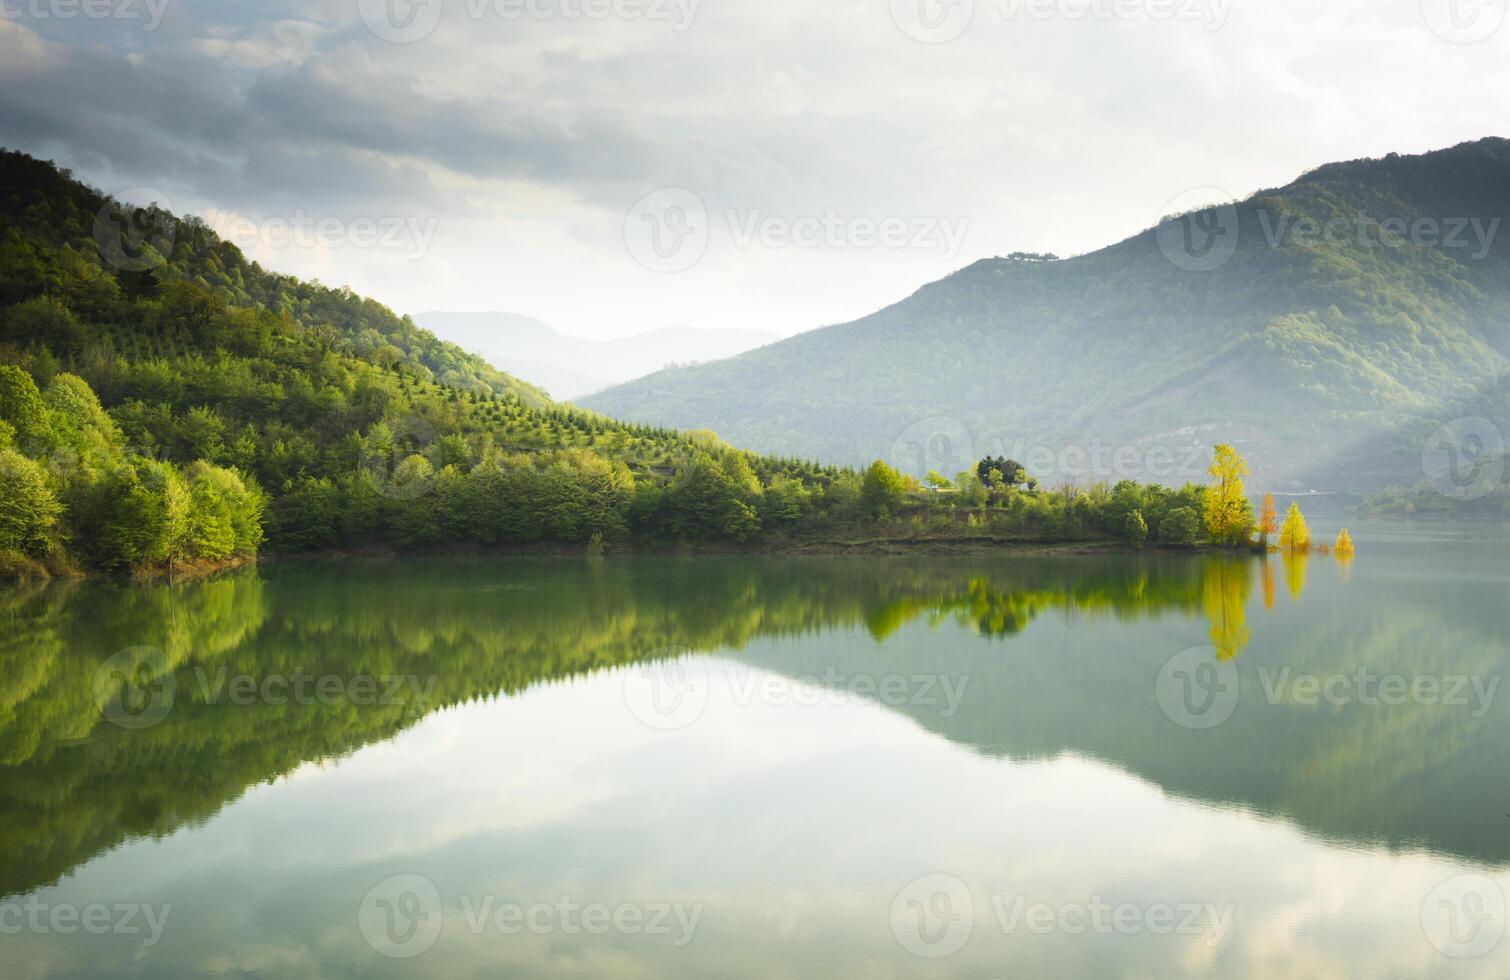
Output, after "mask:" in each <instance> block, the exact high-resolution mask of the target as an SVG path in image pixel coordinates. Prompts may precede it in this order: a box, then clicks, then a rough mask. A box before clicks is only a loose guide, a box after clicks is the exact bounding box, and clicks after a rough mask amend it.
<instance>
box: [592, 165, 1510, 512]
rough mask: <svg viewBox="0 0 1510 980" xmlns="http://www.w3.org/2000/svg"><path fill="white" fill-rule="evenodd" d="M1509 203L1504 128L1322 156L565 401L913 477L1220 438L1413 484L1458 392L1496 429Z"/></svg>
mask: <svg viewBox="0 0 1510 980" xmlns="http://www.w3.org/2000/svg"><path fill="white" fill-rule="evenodd" d="M1507 218H1510V141H1506V140H1502V139H1490V140H1484V141H1481V142H1478V143H1473V144H1465V145H1463V146H1459V147H1456V148H1453V149H1450V150H1444V151H1441V152H1437V153H1432V154H1427V155H1424V156H1419V157H1401V156H1393V155H1392V156H1390V157H1387V158H1385V159H1381V160H1365V161H1358V162H1353V163H1345V164H1336V165H1331V166H1326V167H1322V168H1321V169H1319V170H1316V171H1314V172H1312V173H1309V174H1307V175H1305V176H1304V177H1302V178H1300V179H1299V180H1297V181H1296V182H1295V183H1293V184H1291V185H1289V186H1287V187H1284V188H1280V189H1276V190H1270V191H1264V192H1261V193H1258V194H1256V195H1254V196H1252V197H1250V198H1248V199H1247V200H1245V201H1243V202H1242V203H1241V204H1239V205H1237V206H1236V207H1235V208H1227V209H1219V208H1213V209H1210V210H1208V211H1205V212H1200V213H1197V214H1194V215H1188V216H1184V217H1183V218H1180V219H1179V220H1170V221H1166V222H1164V223H1163V224H1161V225H1159V226H1158V227H1156V228H1151V229H1149V230H1148V231H1146V232H1144V233H1142V234H1140V235H1137V236H1135V237H1133V238H1131V239H1128V240H1127V241H1124V242H1122V243H1120V244H1117V245H1114V246H1111V247H1109V248H1106V249H1104V250H1101V251H1098V252H1095V253H1092V254H1089V255H1084V256H1080V257H1077V258H1072V259H1066V260H1061V261H1041V260H1038V259H1037V258H1036V257H1035V258H1009V259H993V260H987V261H982V262H978V263H976V264H974V265H972V266H970V267H968V268H965V269H963V270H961V271H960V272H958V273H956V274H954V275H953V276H950V277H949V278H947V279H944V280H942V281H940V282H937V283H933V284H931V285H929V286H926V287H924V288H923V289H921V290H919V291H918V292H917V293H915V294H913V295H912V296H910V297H908V298H907V299H905V300H903V301H902V302H900V303H897V304H896V305H894V306H891V307H889V308H887V309H884V310H882V311H880V312H878V313H875V314H874V315H871V316H868V317H865V318H864V319H861V320H857V321H855V322H853V323H849V324H844V325H841V326H832V327H827V328H823V329H819V330H815V331H813V332H811V333H807V334H803V335H800V336H797V337H794V338H791V339H789V340H786V341H783V342H781V343H778V344H773V345H771V346H769V347H765V348H762V349H759V350H756V351H752V352H749V353H747V354H743V355H741V356H739V357H736V358H732V359H730V360H727V361H723V362H719V363H715V364H706V365H698V366H694V367H688V368H683V369H676V370H668V371H662V372H659V373H657V374H654V375H650V376H648V377H646V378H644V379H641V380H639V381H635V382H631V383H629V384H627V385H624V386H621V387H619V388H615V389H610V390H609V391H607V392H603V393H600V394H598V395H595V396H592V397H590V398H588V399H585V404H587V405H588V406H590V407H592V408H595V409H598V410H601V411H604V412H607V413H610V414H613V415H615V416H616V417H620V418H625V419H633V420H636V421H640V422H647V423H653V424H660V425H678V426H693V425H695V426H706V427H708V428H712V429H715V430H717V431H718V432H719V433H720V435H722V436H723V437H724V438H725V439H728V440H730V441H732V442H734V443H736V444H738V445H741V446H745V447H747V448H750V449H753V450H757V451H765V452H780V453H793V454H798V455H803V456H812V457H817V458H821V459H823V460H826V461H831V462H839V463H859V462H863V461H864V460H866V459H870V458H874V457H877V456H887V455H890V456H891V457H892V458H893V460H894V461H895V462H897V463H899V464H901V465H906V466H910V467H915V468H916V469H917V470H919V472H920V471H921V469H922V468H923V467H924V466H925V465H926V466H933V465H939V464H940V463H941V462H946V460H943V459H939V458H937V457H941V456H944V457H947V456H949V455H964V456H970V455H981V454H983V453H988V452H996V453H1003V454H1006V455H1011V456H1013V457H1014V458H1016V459H1019V460H1022V461H1023V462H1025V463H1027V464H1028V466H1029V467H1030V468H1031V469H1032V470H1033V471H1034V472H1035V473H1037V474H1038V475H1039V476H1040V477H1041V478H1046V479H1047V478H1053V477H1055V476H1060V475H1081V476H1084V475H1086V474H1089V475H1090V476H1092V477H1101V478H1112V479H1115V478H1118V477H1126V476H1139V475H1142V476H1154V477H1157V478H1160V479H1165V480H1169V479H1171V478H1173V479H1175V480H1176V481H1177V480H1179V479H1182V478H1190V477H1193V476H1195V475H1196V474H1194V473H1191V472H1189V467H1182V465H1181V461H1182V460H1185V459H1189V458H1192V456H1191V453H1190V450H1191V449H1192V448H1195V447H1201V446H1210V445H1212V444H1214V443H1218V442H1227V443H1231V444H1233V445H1235V446H1236V447H1237V448H1238V449H1239V450H1240V451H1241V452H1243V454H1244V455H1245V456H1247V458H1248V459H1249V461H1250V463H1251V464H1252V466H1253V471H1254V474H1255V476H1256V477H1257V478H1258V482H1259V483H1261V484H1263V485H1265V486H1273V487H1280V486H1283V485H1286V484H1293V485H1295V486H1303V487H1313V488H1327V489H1372V488H1376V487H1381V486H1389V485H1400V484H1412V483H1415V482H1416V481H1418V480H1419V479H1420V478H1421V475H1422V474H1421V463H1420V458H1421V457H1420V446H1421V445H1422V442H1423V441H1424V440H1425V439H1426V437H1427V436H1429V435H1430V433H1431V432H1432V431H1433V430H1434V428H1435V427H1436V426H1437V425H1440V424H1441V423H1442V422H1444V421H1446V420H1449V419H1452V418H1455V417H1457V415H1458V414H1459V413H1461V412H1463V411H1464V410H1465V409H1467V408H1471V410H1472V411H1474V412H1477V413H1480V414H1483V413H1488V414H1487V417H1489V418H1491V419H1492V420H1493V421H1495V423H1496V424H1498V425H1499V426H1500V428H1501V430H1502V431H1504V432H1510V406H1507V405H1506V404H1504V402H1503V399H1501V398H1497V397H1495V396H1494V395H1493V394H1492V393H1493V392H1494V391H1496V390H1500V391H1502V390H1503V388H1502V387H1501V388H1497V387H1496V386H1497V385H1502V383H1503V382H1502V380H1501V379H1502V378H1503V377H1504V375H1505V374H1506V372H1507V371H1510V228H1507V227H1506V219H1507ZM1208 231H1214V234H1213V235H1212V236H1211V238H1210V240H1209V241H1204V242H1203V240H1202V237H1201V236H1202V235H1204V234H1205V233H1206V232H1208ZM1192 232H1193V233H1194V235H1195V238H1194V239H1187V238H1186V237H1185V236H1186V235H1187V234H1188V233H1192ZM1203 244H1205V245H1211V246H1212V247H1211V248H1210V249H1209V250H1204V249H1203V248H1202V245H1203ZM1224 248H1226V249H1230V255H1229V254H1228V253H1227V252H1224V251H1223V249H1224ZM962 443H963V444H965V445H966V447H967V448H966V449H965V450H963V451H961V450H960V448H959V447H960V445H961V444H962ZM1098 447H1099V449H1098ZM1067 448H1070V449H1071V451H1070V452H1066V449H1067ZM1119 449H1121V450H1123V456H1122V460H1121V461H1120V462H1118V461H1116V460H1115V459H1114V457H1113V455H1112V454H1113V453H1114V452H1115V451H1117V450H1119ZM1098 452H1099V453H1100V454H1101V456H1100V459H1101V462H1100V464H1099V465H1096V463H1095V458H1094V456H1093V454H1095V453H1098ZM1195 458H1202V459H1203V458H1204V456H1203V455H1202V456H1198V457H1195ZM1171 461H1172V462H1171Z"/></svg>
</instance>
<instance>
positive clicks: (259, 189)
mask: <svg viewBox="0 0 1510 980" xmlns="http://www.w3.org/2000/svg"><path fill="white" fill-rule="evenodd" d="M1505 7H1506V0H1326V2H1317V0H973V2H972V0H838V2H828V3H814V2H812V0H803V2H798V0H700V2H699V0H443V2H442V0H428V3H427V2H424V0H421V2H418V3H410V2H409V0H371V2H369V0H318V2H311V3H301V4H292V3H277V2H272V3H268V2H227V0H220V2H211V0H0V14H3V16H0V144H3V145H5V146H9V147H12V148H16V149H23V150H26V151H28V152H30V153H33V154H36V155H39V156H45V157H51V158H54V159H56V160H58V161H59V162H60V163H62V164H63V165H65V166H69V167H72V168H73V169H74V170H75V171H76V172H77V173H78V174H79V175H80V176H81V177H83V178H84V179H86V180H88V181H90V182H91V183H93V184H95V185H96V186H98V187H100V188H102V189H103V190H105V191H107V192H111V193H115V194H122V195H126V196H128V197H130V198H137V199H141V198H146V197H154V198H156V199H158V200H159V201H160V202H162V203H164V204H170V205H171V206H172V207H174V208H175V209H176V210H179V211H193V212H196V213H200V214H204V215H206V216H208V218H209V220H213V221H216V222H217V223H219V224H220V225H221V226H222V227H224V228H226V229H227V230H228V232H231V233H232V234H231V237H233V238H234V239H235V240H237V241H238V242H239V243H240V244H242V245H243V247H244V248H245V249H246V250H247V252H248V253H249V254H251V255H252V256H253V257H255V258H257V259H258V260H260V261H262V262H264V263H265V264H268V265H270V266H272V267H274V268H277V269H279V270H282V271H288V272H292V273H296V274H299V275H303V276H311V277H318V278H320V279H322V280H323V281H325V282H327V283H331V284H346V285H350V286H351V287H352V288H354V289H356V290H358V291H360V292H363V293H367V294H371V295H373V296H376V297H377V298H379V299H381V300H383V301H385V302H387V303H389V304H390V305H392V306H393V307H394V308H395V309H397V310H399V311H401V312H414V311H419V310H425V309H451V310H483V309H497V310H509V311H514V312H518V313H524V314H529V315H532V316H536V317H539V318H541V319H543V320H545V321H547V322H549V323H551V324H553V325H555V326H556V327H558V328H560V329H563V330H566V331H569V332H573V333H581V334H584V335H589V336H603V337H606V336H619V335H624V334H628V333H632V332H636V331H639V330H644V329H652V328H656V327H662V326H669V325H676V324H689V325H694V326H701V327H709V328H718V327H746V328H758V329H764V330H772V331H776V332H778V333H783V334H787V333H794V332H797V331H800V330H805V329H809V328H811V327H814V326H818V325H820V324H824V323H834V322H841V321H844V320H848V319H852V318H854V317H857V316H861V315H864V314H865V313H868V312H871V311H873V310H874V309H876V308H879V307H880V306H882V305H885V304H886V303H889V302H892V301H894V300H896V299H899V298H901V297H902V296H904V295H906V294H908V293H910V292H911V291H912V290H913V289H915V288H916V287H917V286H919V285H921V284H923V283H924V282H927V281H930V280H933V279H937V278H939V277H941V276H943V275H946V274H948V273H949V272H951V271H953V270H954V269H956V268H959V267H961V266H963V265H966V264H968V263H969V262H971V261H974V260H976V259H978V258H982V257H987V256H992V255H1001V254H1006V253H1008V252H1012V251H1017V250H1025V251H1053V252H1057V253H1059V254H1074V253H1078V252H1083V251H1088V250H1090V249H1093V248H1097V247H1099V246H1101V245H1105V244H1109V243H1110V242H1112V241H1115V240H1118V239H1120V238H1123V237H1126V236H1127V235H1130V234H1132V233H1135V232H1137V231H1139V230H1141V229H1143V228H1145V227H1147V226H1149V225H1151V224H1152V223H1153V222H1154V221H1155V219H1156V218H1157V217H1158V216H1159V214H1160V213H1161V211H1162V210H1163V209H1164V208H1165V206H1166V205H1167V204H1168V203H1169V202H1170V201H1171V200H1173V199H1177V198H1181V199H1186V198H1188V194H1189V192H1191V191H1192V190H1193V189H1198V190H1196V193H1197V194H1199V195H1205V196H1209V197H1215V196H1218V195H1221V194H1227V195H1232V196H1243V195H1246V194H1249V193H1251V192H1253V191H1255V190H1257V189H1260V188H1263V187H1268V186H1274V185H1277V184H1282V183H1285V182H1287V181H1289V180H1291V179H1293V178H1294V177H1295V176H1297V175H1298V174H1299V173H1301V172H1302V171H1304V170H1306V169H1309V168H1311V167H1314V166H1317V165H1319V164H1322V163H1325V162H1329V161H1332V160H1337V159H1350V158H1355V157H1360V156H1378V155H1383V154H1385V153H1388V152H1391V151H1399V152H1420V151H1423V150H1428V149H1434V148H1438V147H1442V146H1447V145H1451V144H1453V143H1457V142H1461V141H1463V140H1469V139H1476V138H1479V137H1482V136H1488V135H1507V132H1506V124H1505V120H1507V119H1510V24H1505V23H1503V22H1504V20H1505V19H1506V11H1505ZM589 14H593V15H595V16H588V15H589ZM668 188H669V189H670V190H667V189H668ZM369 227H375V228H377V229H379V230H380V232H381V234H378V235H375V236H369V235H367V230H368V228H369ZM301 229H303V230H302V231H301Z"/></svg>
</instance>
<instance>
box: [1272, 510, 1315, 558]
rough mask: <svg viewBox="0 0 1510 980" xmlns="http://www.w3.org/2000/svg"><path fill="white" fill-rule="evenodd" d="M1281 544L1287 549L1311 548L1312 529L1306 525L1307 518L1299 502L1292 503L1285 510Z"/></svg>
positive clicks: (1280, 532) (1300, 549) (1304, 549)
mask: <svg viewBox="0 0 1510 980" xmlns="http://www.w3.org/2000/svg"><path fill="white" fill-rule="evenodd" d="M1279 546H1280V547H1281V548H1283V549H1285V550H1286V551H1309V550H1310V549H1311V529H1310V528H1308V527H1306V519H1305V517H1304V516H1302V515H1301V513H1300V505H1299V504H1291V505H1290V509H1289V510H1288V511H1286V512H1285V522H1284V524H1283V525H1282V526H1281V527H1280V529H1279Z"/></svg>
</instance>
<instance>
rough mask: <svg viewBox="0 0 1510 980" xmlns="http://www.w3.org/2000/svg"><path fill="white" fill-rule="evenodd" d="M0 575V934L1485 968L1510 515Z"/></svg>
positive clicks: (122, 943)
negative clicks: (1270, 548) (1114, 552)
mask: <svg viewBox="0 0 1510 980" xmlns="http://www.w3.org/2000/svg"><path fill="white" fill-rule="evenodd" d="M1355 538H1356V540H1357V542H1358V545H1359V553H1358V556H1357V557H1356V559H1354V560H1353V561H1352V562H1350V563H1340V562H1338V561H1336V560H1335V559H1333V558H1331V557H1323V556H1312V557H1311V558H1309V559H1307V560H1299V561H1293V560H1292V561H1284V560H1280V559H1278V558H1273V559H1271V560H1269V561H1267V562H1264V561H1260V560H1257V559H1253V560H1235V559H1227V560H1217V559H1183V558H1178V557H1145V558H1133V557H1117V558H1110V557H1097V558H1068V557H1066V558H1012V557H1002V558H994V559H993V558H957V559H956V558H951V559H924V558H899V559H898V558H893V559H766V558H760V559H695V560H669V559H667V560H648V559H640V560H629V559H622V558H609V559H608V560H607V561H602V562H589V561H586V560H581V561H577V560H510V561H487V562H480V561H478V562H459V561H458V562H426V563H413V564H408V563H406V564H398V563H387V564H384V563H372V564H333V563H332V564H302V563H291V564H273V565H266V566H264V567H262V568H259V569H255V570H250V571H246V572H242V573H238V574H234V575H229V576H225V577H222V578H217V579H214V580H211V581H205V582H198V583H192V584H179V585H171V586H169V585H153V586H140V585H127V584H118V583H99V582H89V583H81V584H76V585H55V586H52V587H49V588H47V589H43V590H40V591H33V592H26V593H17V592H11V593H0V630H3V632H0V664H3V667H4V670H3V672H0V895H3V896H4V897H3V899H0V976H5V977H46V976H89V977H94V976H98V977H131V976H142V977H188V976H241V975H264V976H277V977H364V978H365V977H388V976H423V977H471V976H479V977H500V976H510V977H514V976H517V977H595V978H596V977H642V976H643V977H665V976H688V977H691V976H706V977H761V978H764V977H825V978H826V977H906V976H938V977H981V978H988V977H1052V976H1066V977H1138V978H1142V977H1234V978H1237V977H1244V978H1246V977H1286V978H1300V977H1438V976H1440V977H1505V976H1507V975H1510V938H1506V937H1505V936H1504V935H1503V933H1504V932H1505V919H1506V916H1505V898H1506V896H1507V895H1510V714H1507V713H1510V707H1507V703H1506V702H1507V700H1510V692H1507V691H1504V690H1501V688H1500V681H1501V678H1502V677H1503V675H1504V672H1505V669H1506V662H1507V659H1510V539H1507V535H1506V533H1505V531H1504V529H1502V528H1499V527H1487V528H1486V527H1474V528H1442V527H1436V528H1420V527H1416V528H1412V527H1408V526H1399V525H1376V526H1371V527H1363V528H1355Z"/></svg>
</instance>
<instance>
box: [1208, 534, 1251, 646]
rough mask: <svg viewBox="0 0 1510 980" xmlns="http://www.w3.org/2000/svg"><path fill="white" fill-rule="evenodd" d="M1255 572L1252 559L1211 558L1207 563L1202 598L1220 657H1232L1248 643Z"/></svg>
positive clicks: (1213, 640)
mask: <svg viewBox="0 0 1510 980" xmlns="http://www.w3.org/2000/svg"><path fill="white" fill-rule="evenodd" d="M1252 571H1253V562H1251V561H1240V560H1236V559H1230V558H1212V559H1210V560H1208V561H1207V562H1206V568H1205V576H1204V579H1205V581H1204V583H1203V586H1202V589H1201V598H1202V604H1203V605H1204V607H1205V610H1206V619H1207V620H1208V621H1209V622H1210V624H1211V633H1210V635H1211V645H1212V646H1214V647H1216V650H1217V657H1218V659H1221V660H1231V659H1232V658H1233V657H1236V656H1237V655H1238V654H1239V653H1242V651H1243V647H1246V646H1247V645H1248V625H1247V619H1248V615H1247V613H1248V593H1249V592H1250V591H1251V590H1252V582H1253V576H1252Z"/></svg>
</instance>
